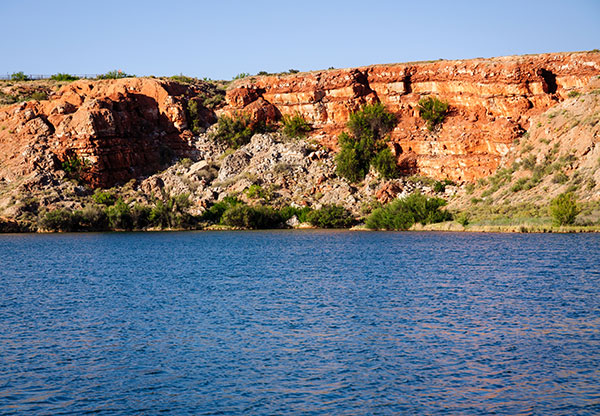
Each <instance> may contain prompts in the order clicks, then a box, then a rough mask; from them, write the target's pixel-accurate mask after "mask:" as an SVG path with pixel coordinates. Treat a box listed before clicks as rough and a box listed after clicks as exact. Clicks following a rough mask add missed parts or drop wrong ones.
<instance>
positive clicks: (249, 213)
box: [221, 204, 283, 229]
mask: <svg viewBox="0 0 600 416" xmlns="http://www.w3.org/2000/svg"><path fill="white" fill-rule="evenodd" d="M221 223H222V224H224V225H228V226H230V227H240V228H249V229H269V228H278V227H280V226H281V224H282V223H283V218H282V217H281V215H280V214H279V212H277V211H275V210H274V209H273V208H271V207H265V206H262V205H258V206H254V207H251V206H248V205H244V204H238V205H234V206H232V207H231V208H229V209H228V210H227V211H225V213H224V214H223V217H222V218H221Z"/></svg>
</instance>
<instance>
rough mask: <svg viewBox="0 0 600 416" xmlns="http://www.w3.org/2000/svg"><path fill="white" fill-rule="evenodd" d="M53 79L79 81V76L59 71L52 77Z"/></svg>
mask: <svg viewBox="0 0 600 416" xmlns="http://www.w3.org/2000/svg"><path fill="white" fill-rule="evenodd" d="M50 79H51V80H52V81H77V80H78V79H79V77H76V76H75V75H71V74H63V73H61V72H59V73H58V74H54V75H52V76H51V77H50Z"/></svg>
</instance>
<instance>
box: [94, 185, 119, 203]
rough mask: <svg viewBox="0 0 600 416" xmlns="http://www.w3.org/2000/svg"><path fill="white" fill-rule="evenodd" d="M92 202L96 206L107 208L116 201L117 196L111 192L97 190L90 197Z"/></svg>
mask: <svg viewBox="0 0 600 416" xmlns="http://www.w3.org/2000/svg"><path fill="white" fill-rule="evenodd" d="M92 200H93V201H94V202H95V203H96V204H100V205H106V206H107V207H109V206H111V205H113V204H114V203H115V202H116V201H117V196H116V195H115V194H114V192H112V191H102V190H100V189H97V190H96V191H95V192H94V195H92Z"/></svg>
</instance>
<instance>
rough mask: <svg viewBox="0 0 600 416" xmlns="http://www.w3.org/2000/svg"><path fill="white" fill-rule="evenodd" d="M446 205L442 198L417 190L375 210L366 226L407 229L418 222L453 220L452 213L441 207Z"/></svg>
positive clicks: (383, 228)
mask: <svg viewBox="0 0 600 416" xmlns="http://www.w3.org/2000/svg"><path fill="white" fill-rule="evenodd" d="M444 205H446V201H445V200H444V199H442V198H428V197H427V196H425V195H423V194H421V193H420V192H415V193H413V194H411V195H409V196H408V197H406V198H402V199H396V200H394V201H392V202H390V203H389V204H388V205H386V206H384V207H382V208H378V209H376V210H375V211H373V213H372V214H371V215H370V216H369V217H368V218H367V221H366V226H367V227H368V228H371V229H375V230H407V229H409V228H410V227H411V226H412V225H413V224H415V223H416V222H420V223H421V224H423V225H425V224H430V223H435V222H442V221H448V220H451V219H452V215H451V214H450V213H449V212H447V211H445V210H441V209H440V208H441V207H443V206H444Z"/></svg>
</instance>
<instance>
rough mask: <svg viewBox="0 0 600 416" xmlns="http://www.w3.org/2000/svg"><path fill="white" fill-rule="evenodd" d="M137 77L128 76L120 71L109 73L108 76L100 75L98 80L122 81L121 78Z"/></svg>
mask: <svg viewBox="0 0 600 416" xmlns="http://www.w3.org/2000/svg"><path fill="white" fill-rule="evenodd" d="M130 77H135V75H130V74H126V73H125V72H123V71H121V70H120V69H119V70H116V69H115V70H112V71H108V72H107V73H106V74H100V75H98V77H97V79H120V78H130Z"/></svg>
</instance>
